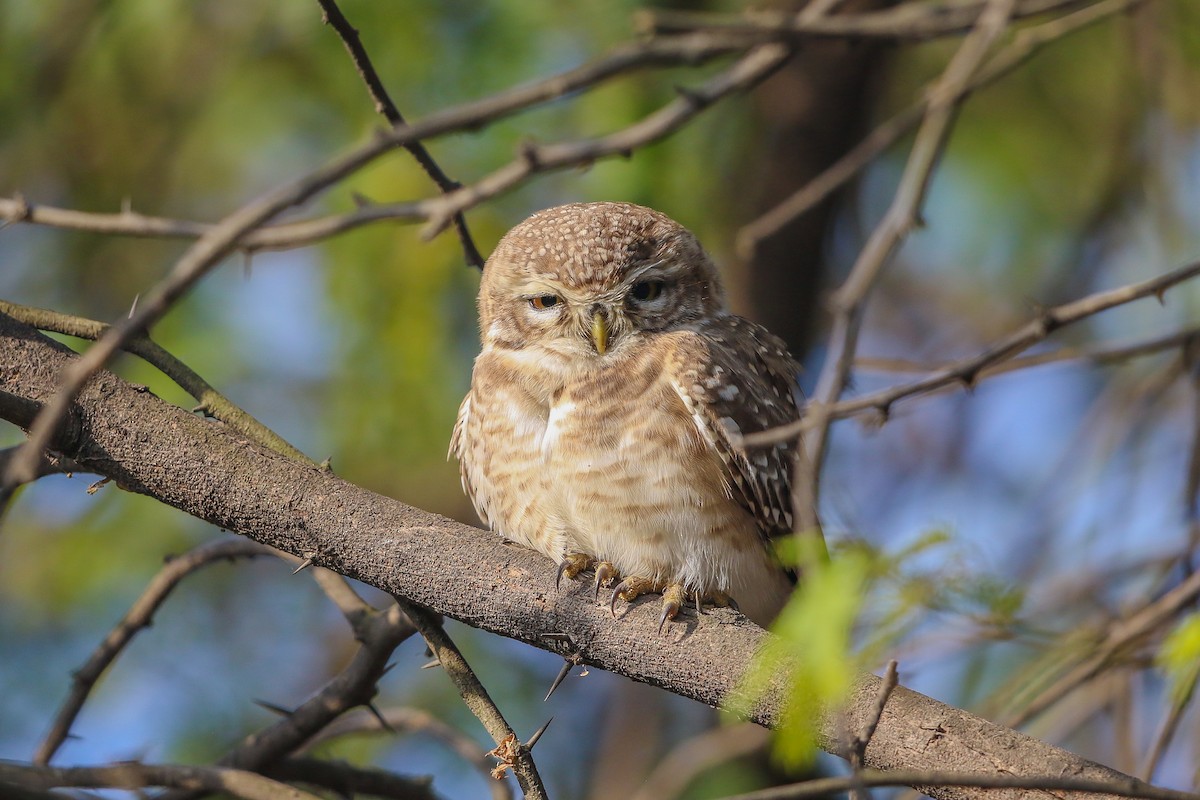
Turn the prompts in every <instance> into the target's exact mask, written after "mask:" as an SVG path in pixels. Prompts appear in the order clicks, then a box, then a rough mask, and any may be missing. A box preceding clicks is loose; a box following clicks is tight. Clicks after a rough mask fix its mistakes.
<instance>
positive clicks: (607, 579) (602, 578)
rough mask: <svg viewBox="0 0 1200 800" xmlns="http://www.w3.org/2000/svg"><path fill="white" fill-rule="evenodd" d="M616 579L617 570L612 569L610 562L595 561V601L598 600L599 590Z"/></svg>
mask: <svg viewBox="0 0 1200 800" xmlns="http://www.w3.org/2000/svg"><path fill="white" fill-rule="evenodd" d="M618 577H619V576H618V575H617V569H616V567H614V566H613V565H612V562H611V561H597V562H596V594H595V597H596V600H597V601H598V600H599V599H600V590H601V589H602V588H604V587H605V586H609V585H611V584H612V582H613V581H615V580H616V579H617V578H618Z"/></svg>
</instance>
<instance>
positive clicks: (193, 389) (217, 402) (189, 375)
mask: <svg viewBox="0 0 1200 800" xmlns="http://www.w3.org/2000/svg"><path fill="white" fill-rule="evenodd" d="M0 312H3V313H5V314H8V315H9V316H10V317H12V318H13V319H18V320H20V321H21V322H24V323H25V324H27V325H32V326H33V327H35V328H37V329H38V330H43V331H53V332H54V333H62V334H66V335H67V336H75V337H78V338H80V339H88V340H90V341H96V340H97V339H99V338H100V337H102V336H103V335H104V334H105V333H106V332H107V331H108V329H109V326H108V325H106V324H104V323H103V322H97V321H95V320H91V319H85V318H84V317H77V316H74V315H72V314H64V313H62V312H60V311H51V310H49V309H45V308H32V307H30V306H22V305H18V304H16V303H10V302H8V301H6V300H0ZM122 349H123V350H125V351H126V352H129V353H133V354H134V355H136V356H138V357H140V358H141V359H142V360H144V361H145V362H146V363H147V364H150V365H151V366H153V367H155V368H156V369H158V371H159V372H161V373H163V374H164V375H166V376H167V377H168V378H170V379H171V380H173V381H174V382H175V383H176V385H178V386H179V388H181V389H183V390H184V391H185V392H187V393H188V394H190V395H191V396H192V397H193V398H195V399H196V401H197V402H198V403H199V405H198V406H196V408H194V409H193V411H201V412H203V413H205V414H207V415H208V416H211V417H213V418H214V419H219V420H220V421H221V422H223V423H225V424H226V425H228V426H229V427H230V428H232V429H233V430H235V431H237V432H238V433H241V434H242V435H243V436H245V437H247V438H248V439H253V440H254V441H256V442H259V443H260V444H264V445H266V446H267V447H269V448H271V449H272V450H275V451H277V452H279V453H281V454H283V455H285V456H288V457H289V458H295V459H298V460H300V461H302V462H305V463H308V464H313V465H315V464H316V462H314V461H312V460H311V459H309V458H308V456H306V455H304V453H301V452H300V451H299V450H297V449H296V448H295V447H293V446H292V445H291V444H289V443H288V442H287V441H286V440H285V439H284V438H283V437H281V436H280V435H279V434H277V433H275V431H273V430H271V429H270V428H268V427H267V426H266V425H263V424H262V423H261V422H259V421H258V420H257V419H255V418H254V417H253V416H251V415H250V414H249V413H248V412H246V411H245V410H244V409H242V408H239V407H238V406H236V405H234V404H233V403H232V402H231V401H230V400H229V399H228V398H227V397H225V395H223V394H221V393H220V392H219V391H217V389H216V388H214V387H213V385H212V384H210V383H209V382H208V381H206V380H204V378H202V377H200V376H199V375H198V374H196V372H195V370H193V369H192V368H191V367H189V366H188V365H187V364H185V363H183V362H182V361H181V360H179V359H178V358H176V357H175V356H174V355H172V354H171V353H170V352H168V351H167V350H166V349H165V348H163V347H162V346H160V345H159V344H157V343H156V342H154V341H153V340H152V339H151V338H150V337H149V336H148V335H146V334H144V333H143V334H136V335H134V336H132V337H131V338H130V339H129V341H128V342H126V343H125V345H124V346H123V347H122Z"/></svg>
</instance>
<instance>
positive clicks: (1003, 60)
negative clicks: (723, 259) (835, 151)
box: [736, 0, 1144, 258]
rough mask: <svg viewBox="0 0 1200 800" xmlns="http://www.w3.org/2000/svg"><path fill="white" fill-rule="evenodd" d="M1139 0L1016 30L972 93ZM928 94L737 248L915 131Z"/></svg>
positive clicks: (756, 224)
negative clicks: (1049, 45) (1033, 56)
mask: <svg viewBox="0 0 1200 800" xmlns="http://www.w3.org/2000/svg"><path fill="white" fill-rule="evenodd" d="M1143 1H1144V0H1102V2H1099V3H1096V4H1095V5H1091V6H1087V7H1085V8H1081V9H1079V10H1078V11H1075V12H1073V13H1071V14H1066V15H1064V16H1062V17H1059V18H1057V19H1054V20H1051V21H1049V22H1045V23H1042V24H1040V25H1037V26H1035V27H1032V28H1026V29H1024V30H1021V31H1018V32H1017V34H1016V36H1015V37H1014V39H1013V41H1012V42H1011V43H1010V44H1009V45H1007V46H1006V47H1005V48H1004V49H1003V50H1001V51H1000V52H999V53H997V54H996V56H995V57H993V58H992V59H991V60H989V61H988V62H987V64H985V65H984V66H983V67H982V68H981V69H980V70H979V72H978V74H977V75H975V76H974V77H973V78H972V79H971V81H970V85H969V87H968V88H969V90H970V91H975V90H977V89H980V88H982V87H984V86H987V85H989V84H991V83H992V82H993V81H995V80H997V79H998V78H1001V77H1003V76H1004V75H1007V74H1008V73H1010V72H1012V71H1013V70H1014V69H1016V68H1017V67H1018V66H1020V65H1021V64H1024V63H1025V62H1026V61H1027V60H1028V59H1029V57H1030V56H1032V55H1033V54H1034V53H1036V52H1038V51H1039V50H1040V49H1041V48H1042V47H1044V46H1045V45H1047V44H1050V43H1051V42H1055V41H1058V40H1059V39H1061V38H1063V37H1065V36H1068V35H1070V34H1072V33H1075V32H1077V31H1080V30H1083V29H1084V28H1086V27H1089V26H1091V25H1093V24H1095V23H1097V22H1100V21H1101V20H1104V19H1107V18H1109V17H1111V16H1114V15H1116V14H1119V13H1121V12H1123V11H1126V10H1128V9H1130V8H1132V7H1133V6H1135V5H1137V4H1139V3H1141V2H1143ZM930 100H931V96H930V95H928V94H926V95H925V96H923V97H922V98H921V99H920V100H918V101H917V102H916V103H914V104H913V105H911V106H909V107H908V108H906V109H904V110H903V111H901V112H899V113H898V114H896V115H895V116H893V117H891V118H890V119H888V120H887V121H885V122H883V123H882V124H880V125H879V126H877V127H876V128H875V129H873V130H872V131H871V133H869V134H868V135H867V137H866V138H865V139H863V140H862V141H861V142H859V143H858V144H857V145H855V147H854V148H853V149H851V150H850V151H849V152H847V153H846V154H845V155H843V156H842V157H841V158H839V159H838V160H837V161H835V162H834V163H833V164H831V165H830V166H829V167H827V168H826V169H825V170H824V171H823V172H822V173H821V174H819V175H817V176H816V177H815V178H813V179H812V180H811V181H809V182H808V183H807V184H805V185H804V186H802V187H800V188H799V189H798V190H796V192H795V193H794V194H792V195H791V196H790V197H788V198H787V199H785V200H783V201H782V202H781V203H779V204H778V205H776V206H775V207H774V208H772V209H770V210H769V211H767V212H765V213H764V214H762V215H761V216H760V217H758V218H757V219H755V220H753V221H751V222H748V223H746V224H745V225H744V226H742V229H741V230H740V231H738V234H737V241H736V248H737V252H738V254H739V255H740V256H741V257H742V258H749V257H750V256H751V255H752V254H753V252H754V250H755V249H756V248H757V247H758V244H759V243H760V242H761V241H763V240H764V239H767V238H770V237H771V236H774V235H775V234H776V233H778V232H779V230H780V229H782V228H783V227H784V226H786V225H788V224H789V223H790V222H791V221H792V220H793V219H795V218H796V217H799V216H800V215H802V214H804V213H805V212H807V211H808V210H809V209H811V208H813V207H814V206H816V205H817V204H818V203H820V202H821V201H823V200H824V199H825V198H827V197H828V196H829V195H830V194H832V193H833V192H834V191H835V190H836V189H837V188H838V187H840V186H842V185H843V184H844V183H846V182H847V181H849V180H850V179H851V178H853V177H854V176H855V175H857V174H858V173H859V172H860V171H861V170H862V169H863V168H864V167H866V166H867V164H869V163H871V162H872V161H874V160H875V158H876V157H878V156H879V155H880V154H881V153H883V152H884V151H885V150H887V149H888V148H889V147H891V146H892V145H894V144H895V143H896V142H898V141H899V140H900V138H901V137H902V136H904V135H905V134H906V133H908V132H909V131H910V130H912V129H913V128H915V127H916V126H917V124H918V123H919V122H921V120H922V119H923V118H924V115H925V111H926V109H927V108H928V106H929V103H930Z"/></svg>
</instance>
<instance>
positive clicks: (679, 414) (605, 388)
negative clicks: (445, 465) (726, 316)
mask: <svg viewBox="0 0 1200 800" xmlns="http://www.w3.org/2000/svg"><path fill="white" fill-rule="evenodd" d="M664 336H665V337H669V336H670V335H664ZM668 343H669V342H664V344H668ZM638 352H641V353H648V352H650V348H639V349H638ZM522 358H527V356H520V355H514V354H506V353H490V354H489V353H485V354H484V355H483V356H481V357H480V359H479V361H478V362H477V363H476V375H475V379H474V381H473V386H475V387H476V389H475V390H473V391H472V393H471V395H470V396H469V397H468V403H469V406H470V407H469V409H467V408H466V406H467V403H464V413H465V415H466V419H465V420H460V425H461V426H462V432H461V441H459V443H458V445H457V449H458V452H459V455H460V459H461V460H462V462H463V477H464V484H466V485H468V486H470V487H473V498H474V500H475V503H476V507H477V509H478V510H479V512H480V515H481V516H482V517H484V519H485V520H487V521H488V522H489V523H490V524H491V525H492V527H493V528H494V529H495V530H496V531H497V532H498V533H500V534H501V535H502V536H504V537H506V538H508V539H510V540H512V541H515V542H517V543H519V544H523V545H525V546H528V547H531V548H533V549H535V550H538V551H540V552H542V553H543V554H545V555H546V556H548V557H550V558H552V559H554V560H555V561H561V560H562V558H563V556H564V554H566V553H576V552H578V553H585V554H588V555H591V556H593V557H595V558H598V559H602V560H607V561H611V562H612V564H613V565H614V566H615V567H616V569H617V570H618V571H619V572H620V574H621V575H623V576H629V575H637V576H641V577H646V578H651V579H654V580H656V581H663V582H668V583H670V582H678V583H682V584H684V585H685V586H686V587H687V588H688V589H689V590H690V591H696V592H700V593H702V594H710V593H713V592H717V591H719V592H725V593H727V594H729V595H731V596H732V597H734V599H735V600H737V602H738V603H739V604H740V606H741V608H742V610H743V611H744V612H745V613H746V614H747V616H749V617H750V618H751V619H755V620H756V621H759V622H764V621H769V620H770V619H771V618H772V617H773V616H774V614H775V613H776V612H777V611H778V608H779V604H780V602H781V598H784V597H786V595H787V585H786V578H784V577H783V576H782V574H781V572H780V570H779V567H778V565H777V564H776V563H774V561H773V558H772V556H771V555H770V554H769V553H768V551H767V549H766V548H765V546H764V544H763V539H762V536H761V535H760V533H759V531H758V528H757V526H756V524H755V522H754V518H753V517H752V515H751V514H750V513H749V512H748V511H747V510H746V509H745V508H743V507H742V506H741V505H739V504H738V503H737V502H736V501H735V500H734V499H732V493H731V491H730V488H729V486H728V485H727V483H726V478H725V477H724V472H723V466H722V462H721V459H720V458H719V457H718V455H717V453H716V451H715V450H714V448H713V446H712V443H711V442H709V441H707V440H706V439H705V437H704V435H703V433H702V428H701V427H700V426H698V425H697V424H696V423H695V422H694V421H693V419H692V416H691V412H689V410H688V408H687V406H686V405H685V404H684V402H683V400H682V399H681V398H680V397H679V395H678V392H677V389H676V387H675V386H674V385H673V383H672V381H671V377H670V376H669V375H668V374H667V372H666V371H665V370H663V369H661V366H662V360H661V359H660V358H659V359H651V358H648V357H643V358H637V357H629V358H617V359H611V360H602V359H597V360H596V363H595V364H594V365H591V366H589V368H587V369H585V370H582V371H581V370H574V371H573V372H572V374H571V375H569V376H564V379H563V380H562V381H561V382H557V381H553V380H546V381H545V382H544V383H538V384H537V385H530V384H528V383H524V384H522V383H521V382H519V381H511V380H504V379H503V376H504V375H506V374H511V373H512V372H513V371H517V367H518V366H519V365H518V364H515V363H512V362H513V360H514V359H518V360H519V359H522ZM543 366H546V369H545V370H544V371H543V375H542V376H543V379H545V378H546V377H547V375H551V376H552V375H553V368H552V365H550V366H547V365H545V364H544V365H543ZM481 373H482V374H481ZM489 373H493V374H494V376H495V377H496V380H492V379H491V378H490V377H489ZM480 387H491V388H490V389H488V390H486V391H480V390H479V388H480ZM618 397H619V398H620V400H621V402H616V401H615V400H616V398H618ZM498 430H504V431H507V432H508V433H507V435H506V436H497V435H495V432H496V431H498ZM514 432H515V435H514ZM483 442H487V443H488V445H489V446H488V447H486V448H485V447H483V446H481V444H482V443H483Z"/></svg>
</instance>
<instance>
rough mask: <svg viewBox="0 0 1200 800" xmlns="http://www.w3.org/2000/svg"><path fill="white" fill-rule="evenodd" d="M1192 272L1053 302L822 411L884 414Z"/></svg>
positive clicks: (805, 424) (755, 439)
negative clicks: (905, 378) (1004, 332)
mask: <svg viewBox="0 0 1200 800" xmlns="http://www.w3.org/2000/svg"><path fill="white" fill-rule="evenodd" d="M1197 275H1200V261H1198V262H1196V263H1194V264H1188V265H1186V266H1183V267H1180V268H1178V269H1175V270H1172V271H1170V272H1167V273H1165V274H1163V275H1158V276H1156V277H1153V278H1149V279H1147V280H1144V281H1140V282H1138V283H1131V284H1128V285H1126V286H1120V287H1117V288H1116V289H1109V290H1106V291H1102V292H1096V293H1095V294H1090V295H1088V296H1086V297H1083V298H1080V299H1079V300H1075V301H1072V302H1070V303H1064V304H1063V305H1060V306H1055V307H1053V308H1050V309H1047V310H1045V311H1043V312H1042V313H1041V314H1040V315H1039V316H1037V317H1036V318H1035V319H1032V320H1030V321H1029V322H1027V323H1026V324H1024V325H1022V326H1021V327H1020V328H1018V329H1017V330H1015V331H1013V332H1012V333H1010V334H1009V335H1008V336H1005V337H1004V338H1002V339H1000V340H999V341H997V342H995V343H993V344H992V345H991V346H989V347H988V348H987V349H985V350H984V351H983V352H981V353H979V354H977V355H974V356H971V357H970V358H964V359H961V360H959V361H955V362H951V363H950V364H948V365H947V366H945V367H944V368H942V369H940V370H938V371H936V372H934V373H932V374H930V375H926V376H925V377H923V378H919V379H917V380H915V381H911V382H909V383H904V384H901V385H899V386H893V387H891V388H888V389H882V390H880V391H878V392H874V393H872V394H868V395H863V396H862V397H856V398H854V399H853V400H843V401H841V402H838V403H836V404H834V405H832V406H830V407H829V408H828V409H827V411H826V413H827V414H828V416H829V418H830V419H845V418H846V417H850V416H853V415H855V414H858V413H861V412H863V411H866V410H875V411H878V412H879V413H880V414H882V415H883V416H884V417H886V416H887V414H888V413H889V412H890V411H891V408H892V406H893V405H894V404H895V403H896V402H898V401H900V400H903V399H906V398H911V397H916V396H918V395H923V394H927V393H928V392H931V391H934V390H935V389H939V388H941V387H943V386H947V385H950V384H954V383H959V384H963V385H966V386H970V385H972V384H973V383H974V381H975V379H976V377H977V376H978V375H979V374H980V372H981V371H982V370H983V369H984V368H985V367H988V366H991V365H992V364H996V363H999V362H1001V361H1004V360H1006V359H1009V358H1011V357H1013V356H1015V355H1016V354H1018V353H1020V352H1023V351H1024V350H1027V349H1029V348H1030V347H1031V346H1033V345H1035V344H1037V343H1038V342H1040V341H1042V340H1044V339H1046V338H1047V337H1048V336H1049V335H1050V334H1051V333H1053V332H1055V331H1057V330H1059V329H1060V328H1063V327H1065V326H1067V325H1071V324H1073V323H1076V322H1079V321H1080V320H1083V319H1087V318H1088V317H1091V316H1094V315H1096V314H1099V313H1100V312H1102V311H1107V310H1108V309H1110V308H1116V307H1117V306H1122V305H1126V304H1128V303H1132V302H1134V301H1135V300H1140V299H1142V298H1145V297H1152V296H1153V297H1159V298H1161V297H1162V296H1163V295H1164V294H1165V293H1166V292H1167V291H1168V290H1170V289H1171V288H1172V287H1174V286H1177V285H1178V284H1181V283H1183V282H1184V281H1187V280H1190V279H1191V278H1194V277H1195V276H1197ZM814 424H815V423H814V422H813V421H812V420H811V419H809V418H803V419H800V420H797V421H796V422H793V423H790V424H788V425H781V426H780V427H778V428H773V429H771V430H767V431H761V432H759V433H753V434H749V435H747V436H746V437H745V443H746V445H747V446H750V447H760V446H763V445H767V444H772V443H774V442H780V441H786V440H788V439H791V438H794V437H796V436H799V435H800V434H801V433H803V432H804V431H806V430H808V429H809V428H810V427H811V426H812V425H814Z"/></svg>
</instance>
